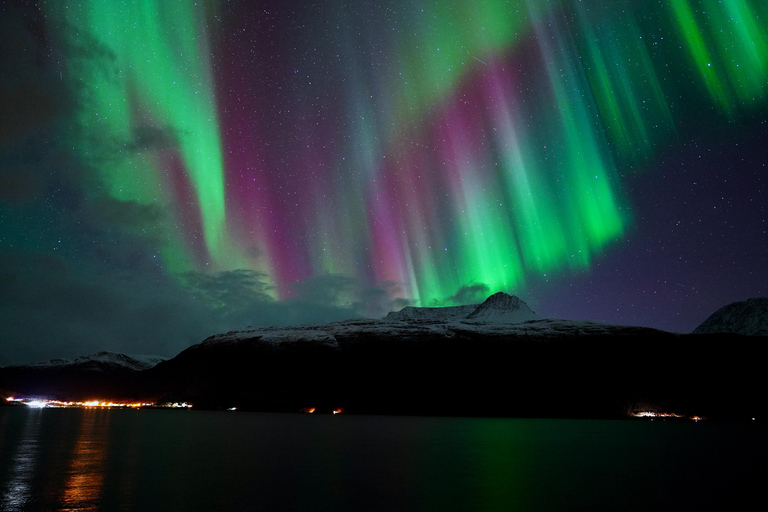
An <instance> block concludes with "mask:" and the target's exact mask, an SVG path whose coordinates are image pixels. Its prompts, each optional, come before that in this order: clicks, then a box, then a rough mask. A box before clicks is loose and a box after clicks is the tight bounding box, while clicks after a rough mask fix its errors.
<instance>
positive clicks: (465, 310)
mask: <svg viewBox="0 0 768 512" xmlns="http://www.w3.org/2000/svg"><path fill="white" fill-rule="evenodd" d="M538 318H539V317H538V316H537V315H536V313H534V312H533V311H532V310H531V308H529V307H528V304H526V303H525V302H523V301H522V300H520V299H519V298H518V297H516V296H514V295H509V294H507V293H504V292H498V293H495V294H493V295H491V296H490V297H488V298H487V299H486V300H485V302H483V303H482V304H470V305H466V306H450V307H443V308H418V307H407V308H404V309H402V310H400V311H397V312H392V313H389V314H388V315H387V316H386V317H385V318H384V320H385V321H401V322H413V321H433V322H451V321H460V320H475V321H478V322H486V323H517V322H526V321H528V320H536V319H538Z"/></svg>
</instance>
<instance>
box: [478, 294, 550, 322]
mask: <svg viewBox="0 0 768 512" xmlns="http://www.w3.org/2000/svg"><path fill="white" fill-rule="evenodd" d="M536 319H538V316H537V315H536V313H534V312H533V310H531V308H529V307H528V304H526V303H525V302H523V301H522V300H520V299H519V298H518V297H516V296H514V295H509V294H506V293H504V292H499V293H495V294H493V295H491V296H490V297H488V298H487V299H486V301H485V302H483V303H482V304H480V305H479V306H478V307H477V309H475V310H474V311H473V312H472V313H470V314H469V315H467V320H479V321H481V322H499V323H516V322H526V321H528V320H536Z"/></svg>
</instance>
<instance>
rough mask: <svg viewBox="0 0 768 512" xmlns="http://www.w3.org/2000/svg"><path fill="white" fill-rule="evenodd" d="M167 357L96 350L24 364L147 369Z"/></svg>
mask: <svg viewBox="0 0 768 512" xmlns="http://www.w3.org/2000/svg"><path fill="white" fill-rule="evenodd" d="M166 359H167V358H165V357H161V356H152V355H127V354H119V353H116V352H98V353H96V354H91V355H87V356H80V357H78V358H76V359H74V360H70V359H51V360H50V361H45V362H41V363H32V364H26V365H15V366H25V367H30V368H63V367H67V366H70V367H78V368H82V369H88V370H95V371H99V370H101V369H104V368H110V367H111V368H125V369H129V370H136V371H140V370H147V369H149V368H152V367H153V366H155V365H156V364H157V363H159V362H161V361H165V360H166Z"/></svg>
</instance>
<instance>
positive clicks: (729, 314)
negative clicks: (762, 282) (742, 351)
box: [693, 297, 768, 336]
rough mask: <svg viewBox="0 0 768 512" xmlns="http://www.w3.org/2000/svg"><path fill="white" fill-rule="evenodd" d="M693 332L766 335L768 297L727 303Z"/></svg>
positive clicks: (767, 334) (767, 329)
mask: <svg viewBox="0 0 768 512" xmlns="http://www.w3.org/2000/svg"><path fill="white" fill-rule="evenodd" d="M693 333H694V334H708V333H733V334H744V335H747V336H768V297H758V298H754V299H749V300H745V301H742V302H734V303H732V304H728V305H727V306H724V307H722V308H720V309H718V310H717V311H715V312H714V313H713V314H712V315H711V316H710V317H709V318H707V319H706V320H704V322H703V323H702V324H701V325H699V326H698V327H697V328H696V329H695V330H694V331H693Z"/></svg>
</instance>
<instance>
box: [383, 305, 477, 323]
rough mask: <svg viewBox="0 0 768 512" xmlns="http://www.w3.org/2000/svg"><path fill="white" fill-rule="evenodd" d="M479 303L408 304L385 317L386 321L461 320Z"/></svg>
mask: <svg viewBox="0 0 768 512" xmlns="http://www.w3.org/2000/svg"><path fill="white" fill-rule="evenodd" d="M477 306H478V305H477V304H469V305H467V306H448V307H443V308H417V307H413V306H408V307H406V308H403V309H401V310H400V311H392V312H390V313H389V314H387V316H386V317H384V320H386V321H392V322H412V321H414V320H433V321H436V322H449V321H451V320H461V319H463V318H467V315H469V314H470V313H472V312H473V311H474V310H475V309H477Z"/></svg>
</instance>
